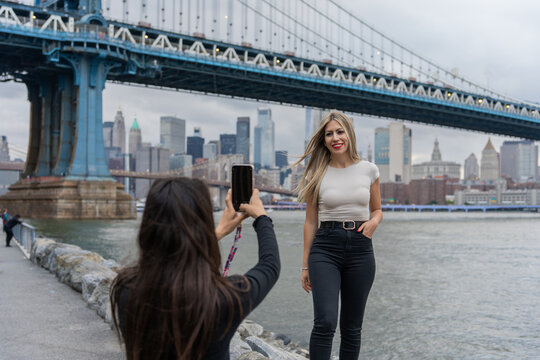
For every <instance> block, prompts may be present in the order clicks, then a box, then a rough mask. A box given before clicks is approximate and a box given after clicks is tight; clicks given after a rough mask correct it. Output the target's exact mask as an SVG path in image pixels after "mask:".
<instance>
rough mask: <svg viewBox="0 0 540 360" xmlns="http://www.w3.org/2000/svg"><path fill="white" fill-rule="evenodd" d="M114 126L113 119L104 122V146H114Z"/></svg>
mask: <svg viewBox="0 0 540 360" xmlns="http://www.w3.org/2000/svg"><path fill="white" fill-rule="evenodd" d="M113 126H114V122H112V121H105V122H104V123H103V146H105V147H106V148H108V147H112V146H113V145H112V139H113Z"/></svg>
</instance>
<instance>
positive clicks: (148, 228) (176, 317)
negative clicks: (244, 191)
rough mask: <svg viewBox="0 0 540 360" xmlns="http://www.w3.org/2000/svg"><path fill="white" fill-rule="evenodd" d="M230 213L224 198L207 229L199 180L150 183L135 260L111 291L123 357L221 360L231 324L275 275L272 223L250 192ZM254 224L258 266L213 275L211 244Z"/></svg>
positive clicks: (208, 208)
mask: <svg viewBox="0 0 540 360" xmlns="http://www.w3.org/2000/svg"><path fill="white" fill-rule="evenodd" d="M240 209H241V210H243V211H244V212H245V213H244V214H243V215H238V214H237V213H236V212H235V210H234V207H233V205H232V199H231V193H230V191H229V193H228V194H227V199H226V208H225V211H224V212H223V215H222V217H221V220H220V222H219V224H218V226H217V228H215V229H214V217H213V212H212V203H211V201H210V194H209V191H208V188H207V186H206V185H205V184H204V183H203V182H202V181H200V180H197V179H187V178H176V179H162V180H156V181H155V182H154V183H153V185H152V187H151V188H150V191H149V192H148V197H147V199H146V206H145V209H144V213H143V217H142V221H141V225H140V229H139V234H138V238H137V243H138V247H139V254H140V255H139V259H138V261H137V263H136V264H135V265H133V266H131V267H128V268H126V269H123V270H121V271H120V272H119V274H118V276H117V278H116V279H115V281H114V282H113V285H112V289H111V304H112V311H113V319H114V324H115V327H116V329H117V331H119V332H120V333H121V334H122V337H123V339H124V340H125V348H126V356H127V359H128V360H131V359H141V360H145V359H189V360H191V359H228V358H229V344H230V341H231V338H232V337H233V335H234V333H235V331H236V329H237V327H238V325H239V324H240V323H241V321H242V320H243V319H244V318H246V316H247V315H248V314H249V313H250V312H251V311H252V310H253V309H254V308H255V307H257V305H259V304H260V303H261V301H262V300H263V299H264V297H265V296H266V294H268V292H269V291H270V289H271V288H272V286H273V285H274V284H275V283H276V281H277V279H278V276H279V272H280V260H279V252H278V246H277V241H276V237H275V234H274V229H273V225H272V220H271V219H270V218H269V217H268V216H266V211H265V210H264V207H263V205H262V202H261V200H260V199H259V192H258V191H257V190H255V191H254V192H253V196H252V197H251V201H250V203H249V204H243V205H242V206H241V207H240ZM248 216H251V217H253V218H254V219H255V221H254V222H253V227H254V228H255V231H256V233H257V240H258V243H259V260H258V263H257V264H256V265H255V267H253V268H252V269H251V270H249V271H248V272H247V273H246V274H244V275H234V276H230V277H222V276H221V269H220V267H221V254H220V250H219V244H218V240H220V239H221V238H223V237H224V236H225V235H227V234H229V233H230V232H231V231H233V230H234V229H235V228H236V227H237V226H238V225H239V224H240V223H241V222H242V220H244V219H245V218H247V217H248Z"/></svg>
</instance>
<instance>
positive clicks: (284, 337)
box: [274, 334, 291, 345]
mask: <svg viewBox="0 0 540 360" xmlns="http://www.w3.org/2000/svg"><path fill="white" fill-rule="evenodd" d="M274 339H275V340H281V341H283V345H289V343H290V342H291V338H290V337H288V336H287V335H285V334H277V335H276V336H274Z"/></svg>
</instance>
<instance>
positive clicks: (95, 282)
mask: <svg viewBox="0 0 540 360" xmlns="http://www.w3.org/2000/svg"><path fill="white" fill-rule="evenodd" d="M30 260H31V261H32V262H34V263H36V264H38V265H40V266H42V267H44V268H45V269H47V270H49V271H50V272H51V273H53V274H55V275H56V277H57V278H58V280H59V281H61V282H63V283H64V284H66V285H69V286H70V287H71V288H73V289H74V290H76V291H78V292H80V293H81V295H82V298H83V300H84V301H85V302H86V303H87V305H88V307H90V308H91V309H94V310H95V311H96V312H97V314H98V315H99V316H101V317H102V318H103V319H104V320H105V321H106V322H107V323H109V324H111V326H112V315H111V304H110V301H109V290H110V286H111V283H112V281H113V280H114V278H115V277H116V273H117V271H118V269H119V268H120V265H119V264H118V263H116V262H115V261H113V260H106V259H104V258H103V257H102V256H101V255H99V254H96V253H94V252H91V251H87V250H83V249H81V248H80V247H78V246H75V245H69V244H63V243H59V242H56V241H54V240H52V239H47V238H44V237H41V236H38V237H36V239H35V241H34V243H33V244H32V249H31V251H30ZM230 358H231V360H259V359H278V360H301V359H308V358H309V353H308V351H307V350H306V349H304V348H302V347H301V346H300V345H298V344H296V343H294V342H292V341H291V339H290V338H289V337H288V336H286V335H283V334H275V333H273V332H269V331H266V330H264V328H263V327H262V326H261V325H259V324H257V323H254V322H253V321H250V320H245V321H244V322H242V324H240V326H239V327H238V330H237V331H236V333H235V335H234V337H233V339H232V340H231V346H230Z"/></svg>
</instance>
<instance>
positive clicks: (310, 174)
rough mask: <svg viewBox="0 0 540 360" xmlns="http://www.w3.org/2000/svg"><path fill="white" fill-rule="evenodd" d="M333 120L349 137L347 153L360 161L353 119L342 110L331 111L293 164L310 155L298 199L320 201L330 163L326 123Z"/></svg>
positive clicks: (299, 186) (299, 185)
mask: <svg viewBox="0 0 540 360" xmlns="http://www.w3.org/2000/svg"><path fill="white" fill-rule="evenodd" d="M332 120H335V121H337V122H338V123H339V125H341V127H342V128H343V130H345V134H346V135H347V138H348V139H349V148H348V149H347V153H348V154H349V156H350V157H351V159H352V160H353V161H360V157H359V156H358V153H357V152H356V135H355V134H354V127H353V125H352V121H351V120H350V119H349V118H348V117H347V115H345V114H344V113H342V112H340V111H335V110H334V111H331V112H329V113H328V114H327V115H326V116H325V117H324V118H323V120H322V122H321V125H320V126H319V128H318V129H317V131H316V132H315V134H313V136H312V137H311V139H310V140H309V142H308V144H307V146H306V150H305V152H304V155H302V156H301V157H300V160H298V161H297V162H295V163H294V164H293V165H292V166H296V165H298V164H299V163H301V162H302V161H304V159H305V158H307V157H308V156H309V161H308V165H307V167H306V169H305V170H304V174H303V175H302V179H301V180H300V183H299V184H298V189H297V191H298V200H299V201H309V202H311V203H312V204H314V205H317V203H318V201H319V189H320V187H321V182H322V179H323V177H324V174H325V173H326V169H327V168H328V164H329V163H330V150H328V148H327V147H326V146H325V144H324V136H325V129H326V125H328V123H329V122H330V121H332Z"/></svg>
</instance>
